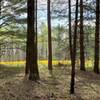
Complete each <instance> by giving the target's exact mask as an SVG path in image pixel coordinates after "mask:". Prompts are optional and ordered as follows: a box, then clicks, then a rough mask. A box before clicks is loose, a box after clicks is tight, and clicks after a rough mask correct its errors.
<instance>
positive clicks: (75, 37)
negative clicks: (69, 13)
mask: <svg viewBox="0 0 100 100" xmlns="http://www.w3.org/2000/svg"><path fill="white" fill-rule="evenodd" d="M77 21H78V0H76V11H75V27H74V38H73V48H72V71H71V83H70V93H71V94H74V85H75V60H76V42H77Z"/></svg>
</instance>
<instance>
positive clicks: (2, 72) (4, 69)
mask: <svg viewBox="0 0 100 100" xmlns="http://www.w3.org/2000/svg"><path fill="white" fill-rule="evenodd" d="M23 70H24V67H23V66H7V65H1V64H0V79H7V78H11V77H15V76H16V74H19V73H21V72H22V71H23Z"/></svg>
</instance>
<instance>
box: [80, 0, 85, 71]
mask: <svg viewBox="0 0 100 100" xmlns="http://www.w3.org/2000/svg"><path fill="white" fill-rule="evenodd" d="M80 70H83V71H85V57H84V31H83V0H80Z"/></svg>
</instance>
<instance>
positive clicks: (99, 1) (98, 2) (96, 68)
mask: <svg viewBox="0 0 100 100" xmlns="http://www.w3.org/2000/svg"><path fill="white" fill-rule="evenodd" d="M99 6H100V0H96V31H95V57H94V72H95V73H99V31H100V30H99V28H100V23H99V22H100V7H99Z"/></svg>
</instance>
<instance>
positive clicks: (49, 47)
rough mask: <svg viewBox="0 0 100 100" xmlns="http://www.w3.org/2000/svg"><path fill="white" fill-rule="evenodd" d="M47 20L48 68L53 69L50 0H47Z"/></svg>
mask: <svg viewBox="0 0 100 100" xmlns="http://www.w3.org/2000/svg"><path fill="white" fill-rule="evenodd" d="M47 20H48V69H49V70H50V71H52V38H51V13H50V0H47Z"/></svg>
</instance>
